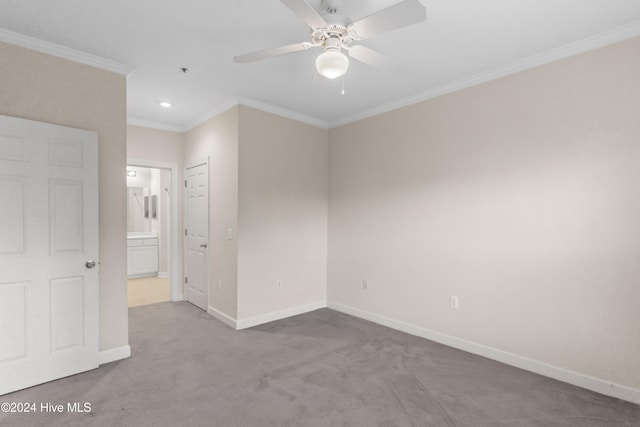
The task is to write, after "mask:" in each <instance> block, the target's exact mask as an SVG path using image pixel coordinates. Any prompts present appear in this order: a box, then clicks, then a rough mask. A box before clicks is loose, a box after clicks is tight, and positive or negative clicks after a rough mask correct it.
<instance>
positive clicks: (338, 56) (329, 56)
mask: <svg viewBox="0 0 640 427" xmlns="http://www.w3.org/2000/svg"><path fill="white" fill-rule="evenodd" d="M316 69H317V70H318V73H320V75H322V76H324V77H326V78H328V79H335V78H336V77H340V76H341V75H343V74H344V73H346V72H347V69H349V58H347V56H346V55H345V54H343V53H342V52H339V51H335V50H327V51H325V52H323V53H321V54H320V55H318V57H317V58H316Z"/></svg>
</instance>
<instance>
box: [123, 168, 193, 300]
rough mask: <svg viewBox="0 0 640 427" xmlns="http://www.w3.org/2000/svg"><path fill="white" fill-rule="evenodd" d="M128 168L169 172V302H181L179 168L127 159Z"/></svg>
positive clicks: (182, 294) (182, 298) (182, 295)
mask: <svg viewBox="0 0 640 427" xmlns="http://www.w3.org/2000/svg"><path fill="white" fill-rule="evenodd" d="M127 165H128V166H138V167H143V168H155V169H168V170H170V171H171V194H170V197H169V206H170V212H171V218H170V222H169V235H170V240H171V247H170V251H169V254H170V258H171V259H170V260H169V278H170V282H171V301H173V302H175V301H183V300H184V292H183V287H182V286H180V284H181V283H182V280H181V278H180V242H181V241H182V239H180V217H179V212H180V209H179V200H180V197H179V195H180V174H179V171H180V167H179V166H178V164H177V163H166V162H158V161H155V160H142V159H129V158H128V159H127Z"/></svg>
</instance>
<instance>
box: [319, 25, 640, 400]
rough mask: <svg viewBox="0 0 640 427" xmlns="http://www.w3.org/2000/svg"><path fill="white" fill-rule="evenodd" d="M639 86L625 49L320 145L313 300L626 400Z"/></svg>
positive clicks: (639, 158) (400, 114) (633, 373)
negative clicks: (324, 252)
mask: <svg viewBox="0 0 640 427" xmlns="http://www.w3.org/2000/svg"><path fill="white" fill-rule="evenodd" d="M638 76H640V39H638V38H636V39H633V40H630V41H627V42H623V43H619V44H616V45H613V46H610V47H607V48H603V49H599V50H596V51H592V52H590V53H586V54H582V55H579V56H576V57H573V58H569V59H566V60H563V61H559V62H556V63H553V64H549V65H546V66H542V67H539V68H536V69H533V70H530V71H527V72H522V73H519V74H516V75H513V76H510V77H506V78H502V79H500V80H496V81H493V82H490V83H486V84H483V85H480V86H476V87H473V88H470V89H466V90H463V91H460V92H457V93H454V94H450V95H447V96H443V97H440V98H437V99H433V100H430V101H427V102H423V103H421V104H418V105H413V106H410V107H406V108H403V109H400V110H396V111H393V112H390V113H386V114H383V115H380V116H377V117H373V118H370V119H367V120H362V121H359V122H357V123H353V124H349V125H345V126H342V127H339V128H336V129H333V130H331V131H330V203H329V206H330V209H329V263H328V268H329V281H328V296H329V300H330V301H333V302H337V303H340V304H344V305H347V306H350V307H355V308H357V309H359V310H363V311H366V312H370V313H375V314H377V315H381V316H386V317H388V318H391V319H396V320H400V321H402V322H406V323H409V324H412V325H416V326H418V327H421V328H425V329H429V330H433V331H436V332H440V333H443V334H447V335H450V336H454V337H458V338H461V339H464V340H468V341H472V342H475V343H479V344H481V345H484V346H489V347H492V348H495V349H499V350H503V351H506V352H509V353H513V354H515V355H519V356H522V357H525V358H530V359H533V360H536V361H539V362H542V363H546V364H550V365H553V366H556V367H560V368H564V369H567V370H571V371H575V372H580V373H582V374H586V375H589V376H592V377H596V378H600V379H604V380H606V381H610V382H614V383H618V384H621V385H626V386H630V387H633V388H636V389H637V388H639V387H640V369H638V366H639V365H638V361H639V360H640V334H639V333H638V325H640V305H639V301H640V286H638V283H639V282H638V278H639V277H640V262H639V260H640V232H639V230H640V222H639V219H640V167H639V166H638V165H640V143H639V140H638V137H639V136H640V79H638ZM363 279H367V280H369V281H370V287H369V289H368V290H367V291H364V290H363V289H362V280H363ZM451 295H456V296H458V297H459V298H460V309H459V310H452V309H450V308H449V297H450V296H451Z"/></svg>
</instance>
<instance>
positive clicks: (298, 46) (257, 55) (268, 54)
mask: <svg viewBox="0 0 640 427" xmlns="http://www.w3.org/2000/svg"><path fill="white" fill-rule="evenodd" d="M313 46H314V45H313V44H312V43H307V42H303V43H294V44H288V45H286V46H281V47H274V48H271V49H265V50H259V51H257V52H251V53H245V54H244V55H238V56H234V57H233V62H237V63H240V64H244V63H245V62H253V61H259V60H261V59H267V58H272V57H274V56H280V55H286V54H287V53H293V52H300V51H301V50H307V49H309V48H310V47H313Z"/></svg>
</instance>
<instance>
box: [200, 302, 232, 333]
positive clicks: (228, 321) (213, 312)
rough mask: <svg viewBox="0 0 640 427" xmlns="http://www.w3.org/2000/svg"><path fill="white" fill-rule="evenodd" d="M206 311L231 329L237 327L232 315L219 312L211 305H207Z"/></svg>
mask: <svg viewBox="0 0 640 427" xmlns="http://www.w3.org/2000/svg"><path fill="white" fill-rule="evenodd" d="M207 313H208V314H209V315H210V316H213V317H215V318H216V319H218V320H219V321H221V322H222V323H224V324H225V325H227V326H229V327H231V328H233V329H238V328H237V327H236V323H237V321H236V319H234V318H233V317H231V316H229V315H228V314H226V313H223V312H221V311H220V310H217V309H215V308H213V307H211V306H209V307H207Z"/></svg>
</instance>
